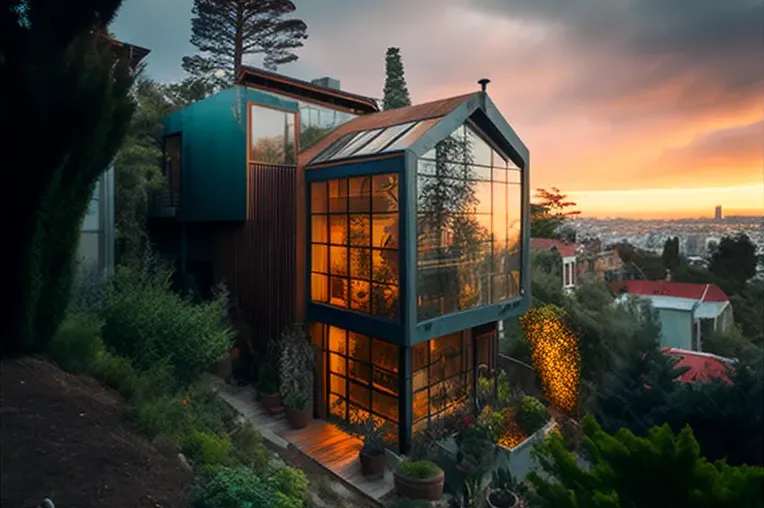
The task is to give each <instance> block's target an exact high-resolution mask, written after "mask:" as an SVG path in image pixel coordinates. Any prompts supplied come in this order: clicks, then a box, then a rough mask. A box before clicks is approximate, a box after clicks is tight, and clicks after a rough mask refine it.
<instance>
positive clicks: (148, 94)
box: [114, 77, 174, 263]
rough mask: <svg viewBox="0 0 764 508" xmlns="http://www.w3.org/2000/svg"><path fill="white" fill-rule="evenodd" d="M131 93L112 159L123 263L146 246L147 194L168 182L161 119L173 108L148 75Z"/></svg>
mask: <svg viewBox="0 0 764 508" xmlns="http://www.w3.org/2000/svg"><path fill="white" fill-rule="evenodd" d="M133 95H134V97H135V100H136V103H137V108H136V111H135V114H134V115H133V118H132V120H131V121H130V126H129V128H128V131H127V136H126V137H125V141H124V143H123V144H122V147H121V148H120V149H119V152H117V156H116V158H115V159H114V175H115V181H116V183H115V196H114V201H115V208H116V216H115V226H116V231H117V241H118V242H119V246H120V249H119V250H120V252H119V253H120V258H119V260H120V262H122V263H125V262H128V261H135V260H136V259H139V258H140V256H141V255H142V254H143V252H144V250H145V249H146V248H147V246H148V240H149V239H148V234H147V232H146V228H145V222H146V214H147V211H148V206H149V195H150V193H151V192H154V191H158V190H159V189H161V188H162V187H164V186H165V185H167V181H166V179H165V176H164V175H163V173H162V166H163V161H162V151H163V141H162V133H163V127H162V119H163V118H164V117H165V116H166V115H168V114H169V113H171V112H172V111H173V109H174V108H173V105H172V104H171V103H170V102H169V101H168V99H167V98H166V96H165V94H164V91H163V88H162V86H161V85H159V84H157V83H155V82H153V81H151V80H150V79H148V78H145V77H140V78H139V79H138V80H137V82H136V85H135V87H134V94H133Z"/></svg>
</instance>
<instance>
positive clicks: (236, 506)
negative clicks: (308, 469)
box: [189, 466, 308, 508]
mask: <svg viewBox="0 0 764 508" xmlns="http://www.w3.org/2000/svg"><path fill="white" fill-rule="evenodd" d="M307 483H308V482H307V479H305V476H304V475H303V474H302V473H301V472H300V471H297V470H295V469H293V468H289V467H285V468H282V469H280V470H279V471H277V472H276V473H275V475H274V477H273V478H265V477H262V476H260V475H258V474H257V473H255V472H254V471H252V470H251V469H249V468H247V467H244V466H235V467H227V466H217V467H212V468H209V469H208V470H207V472H206V473H205V474H204V475H202V479H201V482H200V483H199V484H198V485H195V486H194V487H193V488H192V489H191V492H190V494H189V498H190V505H191V506H192V507H194V508H294V507H298V506H302V505H303V503H304V502H305V497H300V496H302V495H303V494H305V496H306V497H307ZM303 486H304V489H303ZM281 489H285V490H281Z"/></svg>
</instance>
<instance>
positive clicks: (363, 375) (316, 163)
mask: <svg viewBox="0 0 764 508" xmlns="http://www.w3.org/2000/svg"><path fill="white" fill-rule="evenodd" d="M298 171H299V173H300V177H299V178H300V180H301V182H300V183H299V184H298V196H302V197H298V201H300V200H301V199H304V202H303V203H302V204H301V205H298V207H302V206H304V210H298V214H297V216H298V225H297V227H298V240H297V244H298V245H297V248H298V254H297V255H298V261H297V266H298V270H300V271H301V272H303V275H304V277H301V276H298V279H299V282H298V285H299V287H298V291H297V294H298V299H301V300H302V301H300V302H298V304H297V305H298V308H299V309H300V311H298V315H299V314H302V315H301V317H302V318H303V319H304V320H305V321H306V322H307V327H308V330H309V334H310V336H311V340H312V341H313V342H314V344H315V345H316V346H318V349H319V350H320V351H321V353H320V355H319V356H320V358H319V362H318V366H317V370H318V374H319V375H318V376H317V387H316V399H315V407H316V413H317V415H316V416H318V417H322V418H339V419H342V420H348V419H352V418H354V417H359V416H360V417H364V416H366V415H368V414H371V415H373V416H374V418H375V419H377V420H378V421H379V422H380V423H381V424H382V425H383V426H384V428H385V429H386V430H387V432H388V434H389V437H390V438H391V439H392V441H394V442H395V443H396V445H395V446H396V447H397V448H399V451H402V452H406V451H407V450H408V448H409V447H410V445H411V440H412V437H413V435H415V434H416V433H417V432H418V431H419V430H420V429H422V428H424V427H425V426H427V425H429V423H430V422H432V421H433V420H434V419H437V418H438V417H439V416H442V415H443V414H445V413H447V412H448V411H450V410H452V409H453V408H454V407H455V406H456V405H458V404H460V403H462V402H464V401H465V400H467V398H468V396H469V394H470V393H472V392H473V391H474V390H475V387H476V383H477V371H478V367H479V366H480V365H487V366H488V367H489V368H490V367H491V366H493V364H494V361H495V358H496V355H497V333H496V330H497V324H498V323H499V322H500V321H502V320H504V319H506V318H508V317H511V316H514V315H517V314H520V313H523V312H525V310H526V309H527V308H528V306H529V304H530V277H529V272H528V270H527V267H528V266H529V250H528V246H529V189H528V175H529V158H528V149H527V148H526V146H525V145H524V144H523V143H522V141H521V140H520V138H519V137H518V136H517V134H516V133H515V132H514V131H513V129H512V128H511V127H510V125H509V124H508V123H507V121H506V120H505V119H504V118H503V117H502V115H501V113H500V112H499V110H498V109H497V108H496V106H495V105H494V103H493V102H492V101H491V99H490V98H489V97H488V95H487V94H486V92H485V91H481V92H476V93H471V94H467V95H463V96H459V97H453V98H450V99H446V100H441V101H437V102H432V103H427V104H421V105H416V106H412V107H409V108H403V109H396V110H391V111H385V112H381V113H373V114H370V115H364V116H361V117H358V118H356V119H354V120H351V121H349V122H347V123H345V124H343V125H342V126H340V127H339V128H337V129H336V130H334V131H333V132H332V133H331V134H329V135H328V136H327V137H326V138H324V139H322V140H321V141H320V142H318V143H316V144H315V145H314V146H312V147H310V148H309V149H307V150H304V151H302V152H301V153H300V155H299V161H298ZM300 218H303V220H301V219H300Z"/></svg>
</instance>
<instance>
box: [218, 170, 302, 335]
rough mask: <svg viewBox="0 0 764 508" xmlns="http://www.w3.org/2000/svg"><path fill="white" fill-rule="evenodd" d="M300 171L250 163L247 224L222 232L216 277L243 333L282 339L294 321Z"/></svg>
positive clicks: (234, 225)
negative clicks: (237, 314) (226, 290)
mask: <svg viewBox="0 0 764 508" xmlns="http://www.w3.org/2000/svg"><path fill="white" fill-rule="evenodd" d="M296 171H297V170H296V168H295V167H293V166H271V165H265V164H250V166H249V178H247V194H248V195H249V199H248V207H249V210H248V214H247V216H248V217H249V219H248V220H246V221H245V222H244V223H239V224H229V225H228V226H226V227H222V228H220V233H219V235H218V238H217V242H216V250H217V255H216V256H215V258H216V262H215V278H216V279H218V280H221V279H222V280H225V282H226V284H227V286H228V288H229V290H230V292H231V298H232V304H233V305H234V308H236V307H238V309H237V310H238V311H240V315H241V321H243V323H241V326H238V328H239V330H240V333H243V334H245V335H250V334H251V336H252V339H253V345H255V348H256V349H257V344H256V343H258V342H263V343H264V342H265V340H267V339H268V338H278V337H279V336H280V334H281V331H282V330H283V329H284V328H285V327H286V326H288V325H290V324H292V323H293V322H294V319H295V299H294V293H293V291H294V288H295V280H296V275H297V274H296V267H295V186H296Z"/></svg>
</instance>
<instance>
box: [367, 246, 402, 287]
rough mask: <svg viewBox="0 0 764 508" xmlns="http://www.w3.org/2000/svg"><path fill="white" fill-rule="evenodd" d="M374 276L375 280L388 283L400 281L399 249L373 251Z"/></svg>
mask: <svg viewBox="0 0 764 508" xmlns="http://www.w3.org/2000/svg"><path fill="white" fill-rule="evenodd" d="M371 259H372V270H373V273H372V278H373V280H374V281H375V282H386V283H388V284H397V283H398V251H397V250H379V249H374V250H373V251H372V258H371Z"/></svg>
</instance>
